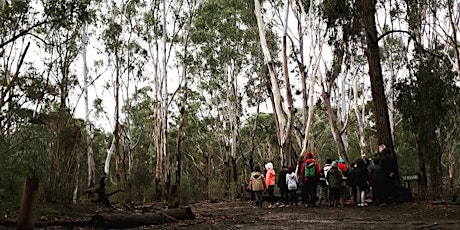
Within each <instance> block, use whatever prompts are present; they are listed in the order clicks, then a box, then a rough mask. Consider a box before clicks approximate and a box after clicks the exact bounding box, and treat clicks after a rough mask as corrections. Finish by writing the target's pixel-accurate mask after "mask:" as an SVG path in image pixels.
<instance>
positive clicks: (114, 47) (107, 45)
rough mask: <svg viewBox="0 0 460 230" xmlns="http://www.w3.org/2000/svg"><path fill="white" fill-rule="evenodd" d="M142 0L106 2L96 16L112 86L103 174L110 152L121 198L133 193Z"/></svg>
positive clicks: (141, 82) (143, 52)
mask: <svg viewBox="0 0 460 230" xmlns="http://www.w3.org/2000/svg"><path fill="white" fill-rule="evenodd" d="M146 6H147V5H146V3H144V2H143V1H123V2H119V3H114V2H110V3H107V7H106V8H103V9H105V10H107V12H105V11H104V12H101V13H102V14H100V15H99V16H100V19H101V21H102V22H103V23H104V25H105V26H106V27H105V28H104V30H103V32H102V34H101V40H102V42H103V45H104V49H105V50H104V53H105V54H106V55H107V61H106V65H107V67H108V68H109V69H110V70H111V71H112V73H113V75H114V76H113V82H109V83H108V84H109V88H112V87H113V89H114V101H115V117H114V123H115V124H114V130H113V141H112V144H111V147H110V149H109V150H108V151H107V157H106V162H105V169H104V172H105V174H109V169H110V168H109V166H110V161H111V157H112V155H114V156H115V171H116V175H115V176H116V186H117V187H118V189H121V190H123V191H126V192H125V193H123V194H122V195H121V197H122V198H123V199H124V200H130V199H131V198H132V197H133V193H132V192H133V190H132V183H133V175H134V173H135V168H134V161H135V159H134V158H135V152H136V151H135V149H136V148H137V146H138V143H139V141H140V140H139V137H140V134H139V133H140V132H142V130H140V129H137V130H136V131H135V130H134V127H135V126H134V125H133V122H134V121H133V117H135V114H133V111H134V110H132V109H131V107H132V106H135V105H136V104H137V103H139V102H138V101H137V100H138V98H136V97H135V95H137V91H138V90H142V89H143V87H144V86H145V84H146V83H145V82H146V81H147V80H148V79H147V75H146V64H147V61H148V59H149V57H148V51H147V48H145V40H143V37H144V25H145V24H144V22H143V21H142V19H143V13H144V11H143V9H144V8H145V7H146Z"/></svg>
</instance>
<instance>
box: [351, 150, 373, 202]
mask: <svg viewBox="0 0 460 230" xmlns="http://www.w3.org/2000/svg"><path fill="white" fill-rule="evenodd" d="M353 180H354V184H355V186H356V199H357V203H358V206H360V207H362V206H367V203H366V202H365V198H366V191H367V190H368V189H369V173H368V171H367V168H366V165H365V162H364V160H363V159H361V158H359V159H357V160H356V167H355V169H354V170H353Z"/></svg>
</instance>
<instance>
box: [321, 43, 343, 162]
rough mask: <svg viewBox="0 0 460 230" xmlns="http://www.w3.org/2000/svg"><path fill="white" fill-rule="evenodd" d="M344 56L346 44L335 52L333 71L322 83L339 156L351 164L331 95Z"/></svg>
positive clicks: (330, 71)
mask: <svg viewBox="0 0 460 230" xmlns="http://www.w3.org/2000/svg"><path fill="white" fill-rule="evenodd" d="M343 56H344V44H343V42H342V43H341V46H340V47H336V50H334V61H333V64H332V69H331V70H328V74H326V80H325V83H321V88H322V94H321V95H322V97H323V101H324V106H325V107H326V114H327V117H328V121H329V125H330V127H331V131H332V135H333V136H334V141H335V145H336V148H337V154H338V156H339V157H341V158H343V159H344V160H345V161H346V162H349V160H348V155H347V154H346V150H345V145H344V143H343V139H342V133H341V130H339V127H338V125H337V119H336V116H335V113H334V111H333V109H332V105H331V93H332V86H333V85H334V82H335V81H336V80H337V79H338V77H339V75H340V73H341V72H342V63H343ZM325 84H326V86H325Z"/></svg>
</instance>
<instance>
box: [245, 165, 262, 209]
mask: <svg viewBox="0 0 460 230" xmlns="http://www.w3.org/2000/svg"><path fill="white" fill-rule="evenodd" d="M248 187H249V190H251V192H253V193H254V196H255V199H256V207H257V208H262V202H263V197H262V196H263V194H262V193H263V191H264V190H265V177H264V174H262V173H261V172H260V167H259V166H256V167H254V171H253V172H252V173H251V178H250V179H249V186H248Z"/></svg>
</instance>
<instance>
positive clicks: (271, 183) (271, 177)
mask: <svg viewBox="0 0 460 230" xmlns="http://www.w3.org/2000/svg"><path fill="white" fill-rule="evenodd" d="M265 170H267V173H266V175H265V186H266V188H267V190H268V196H269V202H270V205H268V208H274V207H275V193H274V190H275V181H276V173H275V170H274V169H273V163H272V162H268V163H267V164H266V165H265Z"/></svg>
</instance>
